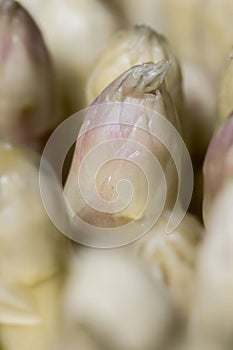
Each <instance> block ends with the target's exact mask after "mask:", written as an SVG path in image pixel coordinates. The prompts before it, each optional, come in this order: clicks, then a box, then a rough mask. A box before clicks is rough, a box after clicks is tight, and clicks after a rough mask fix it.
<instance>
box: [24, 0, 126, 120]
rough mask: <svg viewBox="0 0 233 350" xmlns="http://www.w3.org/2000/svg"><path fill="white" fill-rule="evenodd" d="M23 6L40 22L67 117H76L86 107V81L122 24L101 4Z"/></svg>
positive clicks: (65, 1) (60, 0)
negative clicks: (54, 66)
mask: <svg viewBox="0 0 233 350" xmlns="http://www.w3.org/2000/svg"><path fill="white" fill-rule="evenodd" d="M22 3H23V4H24V6H25V7H26V8H28V9H29V10H30V11H31V13H32V15H33V16H34V18H35V19H36V21H37V22H38V24H39V26H40V28H41V30H42V33H43V35H44V36H45V39H46V43H47V45H48V47H49V50H50V52H51V54H52V56H53V59H54V61H55V63H56V68H57V74H58V76H59V78H60V83H61V84H62V86H63V93H64V99H65V101H64V102H65V104H66V108H67V109H66V113H70V114H71V113H75V112H77V110H79V109H81V108H83V107H85V88H84V86H85V83H86V78H87V76H88V74H89V72H90V70H91V69H92V67H93V65H94V64H95V61H96V58H97V57H98V55H99V54H100V52H101V50H102V49H103V47H104V46H105V45H106V43H107V42H108V40H109V39H110V38H111V36H112V35H113V33H115V31H116V30H117V29H118V28H119V27H120V25H121V20H120V19H119V18H118V16H117V15H116V14H115V13H114V12H113V11H112V10H111V9H110V8H109V6H108V5H106V4H104V3H103V2H102V1H100V0H47V1H44V0H37V1H36V0H35V1H34V6H33V4H32V3H31V0H22ZM67 116H69V114H68V115H67Z"/></svg>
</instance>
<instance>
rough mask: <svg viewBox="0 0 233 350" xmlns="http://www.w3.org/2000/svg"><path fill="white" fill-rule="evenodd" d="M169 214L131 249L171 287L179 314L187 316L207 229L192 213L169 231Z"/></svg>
mask: <svg viewBox="0 0 233 350" xmlns="http://www.w3.org/2000/svg"><path fill="white" fill-rule="evenodd" d="M168 217H169V213H167V217H166V215H163V216H162V217H161V219H160V221H159V222H158V224H156V226H155V227H154V228H152V229H151V230H150V231H149V232H148V233H147V234H146V235H145V236H143V237H142V238H141V239H139V240H137V241H136V242H135V243H134V244H133V246H132V249H133V251H135V253H136V255H137V256H138V257H139V258H140V259H141V260H142V261H143V262H144V263H145V265H146V267H147V268H148V269H149V270H150V271H151V272H152V274H153V275H154V277H155V278H156V279H157V280H158V279H159V280H160V281H162V283H163V285H164V286H165V287H166V288H167V289H168V290H169V292H170V294H171V296H172V299H173V301H174V303H175V305H176V307H177V309H178V310H179V313H180V315H182V317H183V318H184V319H187V318H188V316H189V313H190V310H191V309H192V306H193V305H192V304H193V297H194V294H195V293H194V292H195V291H194V286H195V277H196V263H197V257H198V252H199V247H200V243H201V241H202V236H203V231H204V228H203V227H202V225H201V224H200V222H199V221H198V220H197V219H196V218H195V217H194V216H192V215H190V214H186V216H185V217H184V219H183V221H182V222H181V223H180V225H179V226H178V227H177V228H176V230H175V231H174V232H172V233H171V234H169V235H168V234H167V233H166V224H167V221H168Z"/></svg>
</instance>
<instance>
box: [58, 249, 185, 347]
mask: <svg viewBox="0 0 233 350" xmlns="http://www.w3.org/2000/svg"><path fill="white" fill-rule="evenodd" d="M174 311H175V309H174V307H173V305H172V303H171V301H170V300H169V298H168V295H167V293H166V290H164V288H163V286H161V285H159V283H156V282H155V281H154V280H153V278H151V276H150V274H149V273H148V271H147V270H146V269H145V268H144V267H143V266H142V265H141V264H140V262H139V261H138V259H135V257H132V256H131V255H130V254H128V252H127V251H124V250H123V251H122V250H115V251H106V250H104V251H103V250H95V251H94V250H90V249H87V248H83V249H82V250H81V251H80V250H78V251H77V254H76V256H75V257H74V259H73V260H72V265H71V272H70V276H69V279H68V283H67V287H66V292H65V298H64V314H65V320H66V326H65V327H64V331H65V332H64V341H63V342H64V344H62V346H61V345H60V346H61V347H58V349H59V350H60V349H62V350H64V349H67V348H68V349H70V350H75V349H77V348H79V347H80V346H81V344H82V339H83V333H84V334H85V335H86V339H88V340H89V342H88V347H87V349H88V350H89V348H90V349H96V350H103V349H104V350H105V349H106V350H107V349H112V350H126V349H127V350H131V349H132V350H135V349H137V348H138V349H145V350H157V349H167V345H168V343H169V342H171V343H172V342H173V341H174V337H173V336H174V334H175V333H173V332H174V331H175V330H177V329H178V328H177V326H178V325H179V322H177V321H178V318H177V317H176V313H175V312H174ZM89 344H91V345H92V346H90V347H89ZM85 349H86V348H85Z"/></svg>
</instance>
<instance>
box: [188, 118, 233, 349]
mask: <svg viewBox="0 0 233 350" xmlns="http://www.w3.org/2000/svg"><path fill="white" fill-rule="evenodd" d="M205 196H206V198H205V200H206V201H205V207H204V209H205V223H206V227H207V235H206V239H205V241H204V244H203V247H202V249H201V254H200V259H199V264H198V270H199V273H198V280H197V288H196V298H195V303H194V308H193V315H192V318H191V323H190V338H191V340H192V342H193V343H194V344H195V347H194V348H200V346H199V345H202V348H203V349H212V348H214V349H215V348H216V349H223V350H230V349H232V346H233V337H232V334H233V315H232V307H233V299H232V294H233V283H232V282H233V279H232V269H233V218H232V203H233V117H232V116H231V117H230V118H229V119H228V120H226V121H225V122H224V124H223V125H222V126H220V128H219V130H218V131H217V133H216V135H215V136H214V138H213V141H212V142H211V144H210V147H209V151H208V154H207V157H206V161H205Z"/></svg>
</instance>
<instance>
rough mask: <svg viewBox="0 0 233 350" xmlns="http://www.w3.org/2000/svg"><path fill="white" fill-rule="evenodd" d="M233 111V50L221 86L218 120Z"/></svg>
mask: <svg viewBox="0 0 233 350" xmlns="http://www.w3.org/2000/svg"><path fill="white" fill-rule="evenodd" d="M232 111H233V50H232V51H231V53H230V55H229V59H228V62H227V66H226V68H225V70H224V72H223V75H222V79H221V82H220V87H219V98H218V120H219V121H220V122H221V121H223V120H224V119H226V118H227V116H228V115H229V114H230V113H231V112H232Z"/></svg>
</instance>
